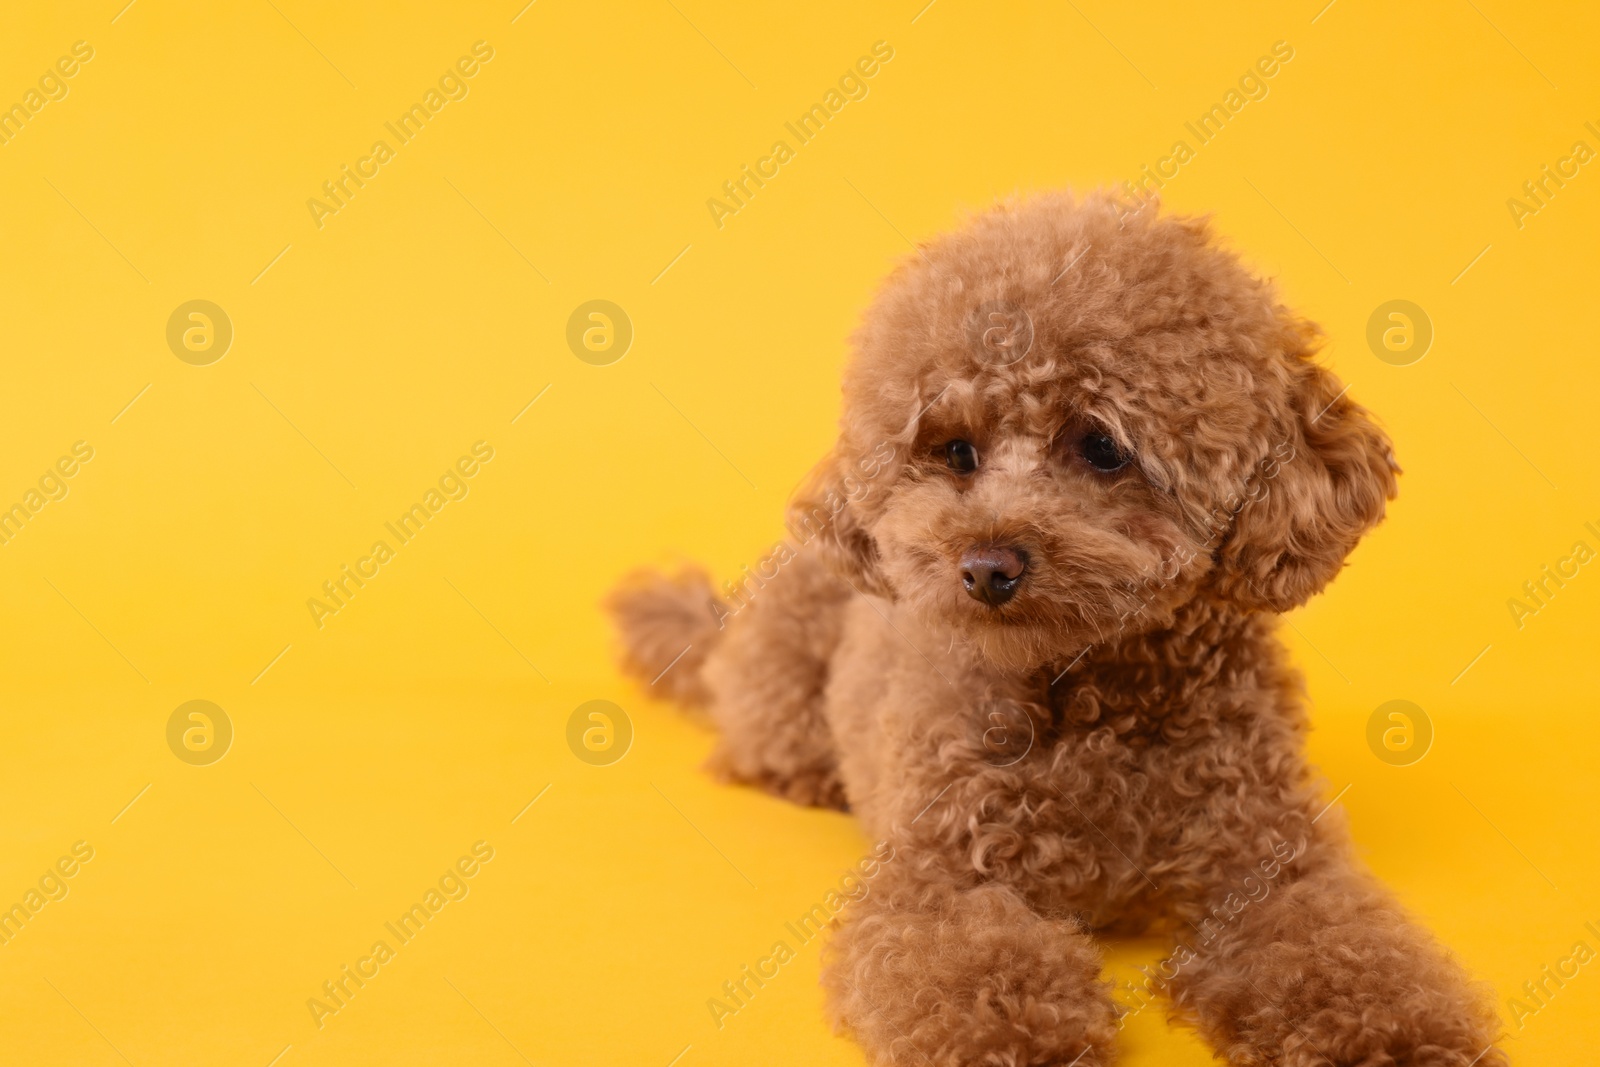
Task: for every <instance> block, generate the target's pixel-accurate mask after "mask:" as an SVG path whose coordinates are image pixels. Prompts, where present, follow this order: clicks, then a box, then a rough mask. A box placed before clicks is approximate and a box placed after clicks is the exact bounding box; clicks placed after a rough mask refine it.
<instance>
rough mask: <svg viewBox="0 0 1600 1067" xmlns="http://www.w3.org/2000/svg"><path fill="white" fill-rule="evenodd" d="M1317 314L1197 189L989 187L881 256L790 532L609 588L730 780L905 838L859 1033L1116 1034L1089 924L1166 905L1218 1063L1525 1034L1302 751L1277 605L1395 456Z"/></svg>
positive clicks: (877, 928)
mask: <svg viewBox="0 0 1600 1067" xmlns="http://www.w3.org/2000/svg"><path fill="white" fill-rule="evenodd" d="M1319 343H1320V332H1319V330H1318V329H1317V328H1316V327H1315V326H1314V325H1312V324H1311V323H1309V322H1307V321H1306V320H1304V319H1303V318H1301V317H1299V316H1297V315H1296V314H1294V313H1292V312H1291V311H1289V310H1288V309H1286V308H1285V307H1284V306H1283V304H1282V303H1281V302H1280V300H1279V298H1278V297H1277V295H1276V293H1275V290H1274V288H1273V286H1272V285H1271V284H1270V282H1268V281H1266V280H1262V279H1260V278H1257V277H1256V276H1254V275H1253V274H1251V273H1250V272H1249V271H1248V270H1247V269H1246V268H1245V267H1244V266H1243V265H1242V264H1241V263H1240V261H1239V260H1238V258H1237V257H1236V256H1235V255H1234V254H1232V253H1231V252H1230V251H1228V250H1227V249H1225V248H1224V247H1222V246H1221V244H1220V243H1219V241H1218V240H1217V239H1216V238H1215V237H1214V235H1213V234H1212V233H1211V230H1210V226H1209V223H1208V222H1207V221H1205V220H1203V219H1200V220H1197V219H1192V218H1185V217H1177V216H1173V215H1170V214H1164V213H1162V211H1161V210H1160V208H1159V206H1158V205H1157V206H1154V207H1152V206H1150V205H1141V206H1140V207H1139V208H1138V209H1133V208H1130V206H1129V205H1127V204H1125V203H1123V202H1121V201H1119V200H1118V199H1116V198H1115V197H1114V196H1112V195H1109V194H1105V193H1096V194H1092V195H1090V196H1087V197H1084V198H1081V199H1080V198H1075V197H1073V196H1071V195H1069V194H1064V193H1052V194H1044V195H1037V196H1034V197H1030V198H1020V199H1015V200H1012V201H1009V202H1005V203H1002V204H1000V205H998V206H997V207H995V208H993V209H992V210H989V211H987V212H984V213H980V214H978V215H975V216H974V217H972V218H971V219H970V220H969V221H968V222H967V223H966V224H964V225H963V226H962V227H961V228H959V229H958V230H956V231H954V232H952V233H949V234H947V235H945V236H942V237H940V238H938V239H936V240H933V241H931V242H929V243H927V244H926V245H924V246H923V247H921V248H920V249H919V250H918V252H917V254H916V255H914V256H911V257H909V258H908V259H907V260H906V261H905V262H904V263H903V264H902V265H900V266H899V267H897V269H895V271H894V272H893V273H892V274H891V275H890V277H889V278H888V280H887V281H886V282H885V284H884V285H883V287H882V289H881V291H880V292H879V294H878V295H877V297H876V299H875V301H874V303H873V305H872V307H871V308H870V310H869V311H868V313H867V314H866V316H865V318H864V320H863V322H862V324H861V326H860V327H859V328H858V330H857V331H856V333H855V335H854V337H853V349H854V351H853V358H852V359H851V360H850V362H849V364H848V366H847V368H846V371H845V375H844V387H843V415H842V419H841V425H840V432H839V438H838V443H837V445H836V447H835V448H834V449H833V451H832V453H831V454H830V455H828V456H827V457H826V458H825V459H824V460H823V461H822V462H821V463H820V464H819V465H818V467H817V468H816V470H815V471H814V472H813V473H812V475H811V476H810V478H809V479H808V480H807V481H806V482H805V483H804V485H803V487H802V488H801V490H800V491H799V492H798V493H797V494H796V496H795V498H794V500H793V502H792V504H791V506H790V508H789V511H788V517H787V526H788V529H789V531H790V534H791V538H790V540H789V541H786V542H785V543H784V544H782V545H780V546H779V548H778V549H777V550H775V551H774V553H773V554H772V555H771V556H769V557H768V558H767V559H766V560H764V561H763V562H762V565H760V566H758V568H757V571H756V572H755V573H752V574H748V575H747V576H746V577H745V578H744V579H743V580H742V581H741V582H740V583H739V584H738V585H737V586H735V585H734V584H733V583H728V585H727V586H726V588H725V592H724V594H723V595H718V594H717V593H716V591H715V590H714V588H713V586H712V584H711V583H710V581H709V579H708V578H707V577H706V576H705V575H704V574H703V573H700V572H696V571H690V572H687V573H684V574H679V575H675V576H670V577H669V576H663V575H651V574H642V575H635V576H633V577H631V578H629V579H627V580H625V581H624V583H623V584H622V585H621V586H620V587H619V588H618V590H617V591H616V592H615V593H614V594H613V595H612V597H611V599H610V601H609V607H610V610H611V612H612V613H613V615H614V617H615V619H616V622H617V625H618V628H619V631H620V636H621V643H622V662H623V665H624V668H625V669H626V670H627V671H628V672H629V673H631V674H632V675H633V676H635V677H637V678H639V679H641V680H644V681H655V683H656V685H655V691H657V692H660V691H663V690H664V691H665V692H666V694H667V695H669V696H670V697H672V698H674V699H676V700H677V701H679V702H681V703H683V704H685V705H687V706H690V707H696V708H701V709H703V711H704V714H706V715H708V716H709V718H710V720H711V722H712V723H713V724H714V726H715V728H716V730H717V734H718V736H717V741H716V746H715V751H714V753H713V755H712V757H711V763H710V766H711V768H712V770H713V771H714V772H715V773H716V774H717V775H718V776H719V777H720V778H722V779H723V780H726V781H731V782H739V783H748V784H750V785H754V786H758V787H760V788H762V789H765V790H767V791H769V792H771V793H774V794H776V795H778V796H780V797H785V798H788V799H789V800H791V801H795V802H797V803H800V804H809V805H818V806H822V807H829V808H837V809H840V810H848V811H851V812H853V813H854V814H855V815H856V816H857V817H858V818H859V819H860V821H861V824H862V826H863V828H864V829H865V831H866V832H867V833H868V834H870V835H872V836H874V837H876V838H880V839H882V840H883V841H885V842H887V843H888V845H889V846H890V847H892V849H893V855H894V861H893V862H892V863H888V864H886V865H884V867H883V869H882V871H881V872H880V873H879V874H878V875H877V877H876V879H875V881H874V884H873V886H872V890H871V892H870V894H869V895H867V896H866V897H865V898H863V899H861V900H860V901H857V902H853V903H852V904H851V905H850V906H849V907H848V908H847V909H846V910H845V913H844V915H843V916H842V919H841V920H840V921H839V922H838V924H837V928H836V929H835V930H834V932H833V934H832V936H831V937H830V938H829V941H828V943H827V945H826V948H825V950H824V958H823V984H824V986H825V988H826V991H827V995H828V1003H829V1006H830V1011H831V1013H832V1014H833V1016H834V1021H835V1023H836V1024H837V1025H839V1026H840V1027H842V1028H844V1029H847V1030H849V1031H850V1032H852V1033H853V1034H854V1035H855V1037H856V1038H857V1040H858V1041H859V1042H860V1043H861V1044H862V1045H863V1046H864V1047H865V1048H866V1050H867V1051H868V1053H869V1054H870V1055H871V1056H872V1057H873V1058H874V1059H875V1060H876V1061H877V1062H879V1063H885V1064H887V1063H897V1064H918V1063H923V1062H926V1063H929V1064H936V1065H939V1067H944V1065H957V1064H963V1065H964V1064H985V1065H1003V1067H1012V1065H1015V1067H1021V1065H1025V1064H1028V1065H1032V1064H1061V1065H1066V1064H1072V1065H1075V1067H1098V1065H1103V1064H1107V1063H1110V1062H1111V1061H1112V1059H1113V1054H1114V1046H1115V1039H1116V1034H1117V1032H1118V1030H1119V1028H1120V1024H1121V1023H1122V1022H1123V1021H1124V1018H1125V1016H1126V1014H1127V1013H1128V1012H1129V1011H1131V1010H1134V1009H1132V1008H1130V1007H1129V1006H1128V1005H1126V1004H1123V1005H1120V1006H1119V1004H1118V1003H1117V1002H1115V1001H1114V1000H1113V998H1112V995H1111V993H1112V990H1111V985H1110V983H1109V982H1108V981H1107V980H1106V979H1105V978H1104V977H1103V976H1102V974H1101V969H1100V956H1099V952H1098V950H1097V947H1096V944H1095V941H1094V937H1095V935H1096V934H1099V933H1106V934H1119V935H1127V934H1134V933H1152V932H1153V933H1159V934H1162V935H1164V936H1165V937H1166V938H1168V939H1169V941H1170V943H1171V945H1172V950H1171V954H1170V955H1168V956H1167V957H1166V958H1165V959H1164V960H1162V961H1161V962H1160V963H1159V964H1157V965H1156V966H1155V967H1154V968H1153V969H1149V970H1147V972H1146V982H1145V986H1144V989H1143V991H1142V992H1140V993H1139V995H1140V996H1141V997H1143V996H1149V997H1151V998H1154V997H1156V996H1158V995H1159V996H1161V997H1162V998H1164V999H1165V1000H1166V1002H1167V1003H1168V1005H1169V1009H1170V1012H1171V1014H1172V1015H1173V1016H1174V1017H1176V1018H1178V1019H1180V1020H1183V1021H1186V1022H1188V1023H1189V1024H1191V1025H1193V1026H1194V1027H1196V1028H1197V1029H1198V1030H1199V1031H1200V1033H1201V1034H1202V1036H1204V1037H1205V1038H1206V1039H1207V1040H1208V1041H1209V1042H1210V1043H1211V1045H1212V1046H1213V1048H1214V1049H1215V1050H1216V1052H1217V1055H1218V1056H1219V1057H1223V1058H1225V1059H1226V1060H1227V1062H1229V1063H1232V1064H1239V1065H1257V1064H1274V1065H1281V1067H1313V1065H1315V1067H1329V1065H1350V1067H1355V1065H1362V1067H1388V1065H1406V1067H1424V1065H1426V1067H1468V1065H1475V1067H1503V1065H1504V1064H1505V1063H1506V1060H1505V1057H1504V1054H1503V1053H1502V1052H1501V1051H1500V1050H1499V1049H1497V1048H1495V1047H1494V1043H1495V1041H1496V1040H1497V1039H1498V1037H1499V1033H1500V1027H1499V1024H1498V1021H1497V1016H1496V1015H1495V1013H1494V1011H1493V1008H1492V1007H1491V1006H1490V1001H1489V999H1488V997H1487V995H1486V993H1485V991H1484V990H1483V989H1482V988H1481V987H1480V986H1478V985H1476V984H1474V983H1473V982H1471V981H1470V980H1469V979H1468V977H1467V976H1466V975H1465V973H1464V972H1463V969H1462V968H1461V966H1460V965H1459V964H1458V963H1457V962H1456V961H1455V960H1454V958H1453V957H1452V956H1450V955H1449V954H1448V953H1447V952H1446V951H1445V950H1444V949H1443V948H1441V947H1440V946H1439V944H1438V943H1437V942H1436V941H1435V940H1434V939H1433V937H1432V936H1431V935H1430V934H1428V933H1427V932H1426V931H1425V930H1423V929H1422V928H1421V927H1420V926H1418V925H1417V924H1416V923H1415V922H1414V921H1413V920H1412V919H1410V918H1409V917H1407V915H1406V914H1405V913H1404V912H1403V911H1402V909H1401V908H1400V906H1399V905H1398V904H1397V903H1396V901H1395V899H1394V898H1393V897H1392V896H1391V895H1390V894H1389V893H1388V892H1387V891H1386V890H1385V889H1384V888H1383V887H1381V886H1380V885H1379V884H1378V883H1377V882H1376V880H1375V879H1374V878H1373V877H1372V876H1371V875H1370V874H1369V873H1367V872H1366V871H1365V870H1364V869H1363V867H1362V866H1361V865H1360V863H1359V862H1358V861H1357V859H1356V858H1355V857H1354V855H1353V850H1352V847H1351V844H1350V842H1349V839H1348V835H1347V832H1346V831H1345V829H1344V825H1343V822H1342V820H1341V818H1340V815H1339V812H1338V810H1337V809H1336V808H1335V807H1334V806H1333V805H1331V804H1329V803H1328V801H1327V800H1326V799H1325V798H1324V796H1323V795H1322V792H1321V789H1320V787H1319V783H1318V782H1317V780H1316V778H1315V776H1314V771H1313V769H1312V768H1311V767H1310V766H1309V765H1308V764H1307V761H1306V758H1305V754H1304V735H1305V731H1306V729H1307V722H1306V716H1305V712H1304V710H1303V707H1302V690H1303V683H1302V681H1301V679H1300V677H1299V675H1298V673H1297V672H1296V670H1295V668H1294V667H1293V666H1292V664H1291V663H1290V661H1289V658H1288V656H1287V654H1286V653H1285V651H1284V650H1283V649H1282V647H1281V646H1280V645H1279V643H1278V641H1277V639H1276V636H1275V621H1276V620H1275V616H1276V615H1278V614H1280V613H1283V612H1287V611H1289V610H1290V609H1292V608H1295V607H1298V606H1299V605H1302V604H1304V603H1305V602H1306V601H1307V600H1308V599H1309V598H1310V597H1312V596H1313V595H1315V594H1316V593H1317V592H1319V591H1320V590H1321V589H1322V588H1323V587H1324V586H1326V585H1327V584H1328V582H1329V581H1331V580H1332V579H1333V578H1334V576H1335V575H1336V574H1337V573H1338V572H1339V570H1340V569H1341V568H1342V567H1343V566H1344V562H1345V558H1346V557H1347V556H1348V555H1349V553H1350V552H1351V550H1352V549H1353V548H1354V547H1355V545H1356V543H1357V542H1358V541H1359V540H1360V538H1361V537H1362V536H1363V535H1364V534H1365V533H1366V532H1367V531H1368V530H1370V529H1372V528H1373V527H1374V526H1375V525H1376V524H1377V523H1378V522H1379V521H1381V519H1382V518H1383V516H1384V512H1385V508H1386V505H1387V502H1388V501H1389V500H1392V499H1393V498H1394V495H1395V491H1396V476H1397V475H1398V473H1399V467H1398V465H1397V464H1396V462H1395V460H1394V456H1393V452H1392V449H1391V446H1390V442H1389V440H1388V438H1387V437H1386V436H1385V434H1384V433H1383V432H1382V431H1381V430H1380V429H1379V427H1378V426H1377V425H1376V424H1375V422H1374V421H1373V419H1372V417H1371V416H1369V415H1368V413H1367V412H1366V411H1365V410H1364V409H1363V408H1361V407H1360V406H1359V405H1357V404H1356V403H1355V402H1354V401H1353V400H1351V399H1350V397H1349V396H1348V394H1347V391H1346V388H1345V387H1344V386H1343V385H1341V383H1340V382H1339V381H1338V379H1337V378H1335V376H1334V375H1333V374H1332V373H1330V372H1329V371H1328V370H1327V369H1325V368H1324V367H1322V366H1320V365H1319V364H1318V363H1316V362H1315V361H1314V356H1315V354H1316V352H1317V349H1318V346H1319ZM662 672H665V673H664V674H663V673H662ZM658 678H659V681H657V679H658Z"/></svg>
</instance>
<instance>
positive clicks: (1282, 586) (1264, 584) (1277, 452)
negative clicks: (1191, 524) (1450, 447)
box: [1215, 353, 1400, 612]
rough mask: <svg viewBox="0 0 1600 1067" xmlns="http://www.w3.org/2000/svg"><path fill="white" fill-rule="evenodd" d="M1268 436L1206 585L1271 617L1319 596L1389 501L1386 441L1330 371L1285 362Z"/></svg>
mask: <svg viewBox="0 0 1600 1067" xmlns="http://www.w3.org/2000/svg"><path fill="white" fill-rule="evenodd" d="M1291 358H1292V359H1293V374H1294V378H1295V380H1294V381H1293V383H1292V384H1291V392H1290V403H1289V405H1288V410H1287V411H1286V412H1285V417H1284V418H1283V419H1282V420H1280V422H1279V426H1278V429H1277V430H1276V431H1275V432H1276V433H1277V434H1278V439H1277V440H1276V441H1275V442H1274V443H1273V448H1272V449H1271V450H1270V451H1269V453H1268V456H1267V459H1266V460H1265V461H1264V465H1263V466H1262V467H1261V468H1258V470H1257V471H1256V472H1255V473H1254V474H1253V475H1252V482H1253V483H1254V484H1252V485H1250V486H1247V487H1246V489H1245V492H1244V493H1243V494H1241V495H1242V497H1243V500H1244V503H1243V504H1242V506H1240V507H1239V510H1238V511H1237V513H1236V515H1235V518H1234V522H1233V527H1232V530H1231V531H1230V532H1229V533H1228V534H1227V536H1226V539H1225V540H1224V541H1223V543H1222V545H1221V547H1220V548H1219V549H1218V551H1217V564H1218V567H1217V571H1216V577H1215V582H1216V587H1217V589H1218V591H1219V592H1220V593H1221V594H1222V595H1223V596H1225V597H1227V598H1228V599H1229V600H1231V601H1232V602H1233V603H1235V604H1237V605H1239V606H1241V607H1244V608H1247V609H1253V610H1266V611H1275V612H1284V611H1288V610H1290V609H1291V608H1296V607H1299V606H1300V605H1301V604H1304V603H1305V602H1306V601H1307V600H1310V599H1311V598H1312V597H1313V596H1315V595H1316V594H1317V593H1318V592H1319V591H1321V590H1322V588H1323V587H1324V586H1326V585H1327V584H1328V583H1329V582H1330V581H1332V580H1333V578H1334V576H1335V575H1337V574H1338V573H1339V570H1340V568H1341V567H1343V566H1344V560H1345V557H1346V556H1348V555H1349V554H1350V551H1351V550H1352V549H1353V548H1355V546H1356V542H1357V541H1359V540H1360V539H1361V537H1362V535H1364V534H1365V533H1366V532H1367V531H1368V530H1370V529H1371V528H1372V527H1374V526H1376V525H1377V524H1378V522H1379V521H1380V520H1382V518H1383V514H1384V507H1385V504H1386V503H1387V502H1388V501H1390V500H1393V499H1394V496H1395V475H1396V474H1398V473H1399V470H1400V468H1399V467H1398V466H1397V465H1396V464H1395V461H1394V453H1393V451H1392V449H1391V446H1390V444H1389V439H1388V438H1387V437H1386V436H1385V435H1384V433H1383V431H1382V430H1380V429H1379V428H1378V427H1377V425H1375V424H1374V423H1373V421H1372V419H1371V418H1370V417H1369V416H1368V414H1367V412H1366V411H1365V409H1363V408H1362V407H1361V406H1360V405H1359V404H1356V403H1354V402H1353V401H1351V400H1349V399H1348V398H1347V397H1345V396H1344V387H1343V386H1341V385H1340V383H1339V380H1338V379H1337V378H1335V377H1334V376H1333V375H1332V374H1331V373H1329V372H1328V371H1326V370H1323V369H1322V368H1321V367H1319V366H1317V365H1316V364H1315V363H1312V362H1311V361H1310V359H1309V358H1305V357H1304V356H1302V355H1300V354H1298V353H1297V354H1296V355H1294V356H1293V357H1291Z"/></svg>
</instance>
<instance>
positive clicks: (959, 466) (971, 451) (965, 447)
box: [944, 441, 978, 474]
mask: <svg viewBox="0 0 1600 1067" xmlns="http://www.w3.org/2000/svg"><path fill="white" fill-rule="evenodd" d="M944 461H945V463H947V464H949V466H950V469H951V470H953V471H956V472H957V473H959V474H971V473H972V472H973V471H975V470H977V469H978V450H977V449H976V448H973V447H972V442H971V441H950V442H947V443H946V444H945V446H944Z"/></svg>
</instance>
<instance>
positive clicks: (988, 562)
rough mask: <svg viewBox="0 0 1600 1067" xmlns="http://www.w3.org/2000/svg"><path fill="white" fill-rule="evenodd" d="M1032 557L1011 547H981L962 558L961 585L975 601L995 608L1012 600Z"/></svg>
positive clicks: (964, 554) (967, 551)
mask: <svg viewBox="0 0 1600 1067" xmlns="http://www.w3.org/2000/svg"><path fill="white" fill-rule="evenodd" d="M1027 567H1028V554H1027V553H1026V552H1023V551H1022V550H1021V549H1019V548H1011V547H1010V546H1008V545H978V546H976V547H974V548H969V549H967V550H966V551H965V552H963V553H962V554H961V584H962V585H964V586H966V589H967V594H968V595H969V596H971V597H972V599H974V600H981V601H983V602H984V603H985V604H988V605H989V606H990V607H992V608H997V607H999V606H1000V605H1001V604H1004V603H1005V602H1006V601H1008V600H1010V599H1011V598H1012V597H1013V596H1016V594H1017V586H1019V585H1021V584H1022V573H1023V571H1025V570H1027Z"/></svg>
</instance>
